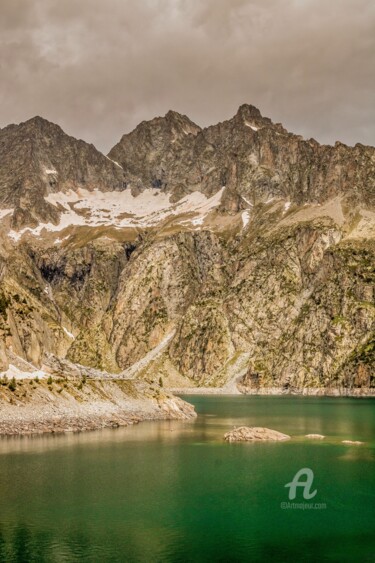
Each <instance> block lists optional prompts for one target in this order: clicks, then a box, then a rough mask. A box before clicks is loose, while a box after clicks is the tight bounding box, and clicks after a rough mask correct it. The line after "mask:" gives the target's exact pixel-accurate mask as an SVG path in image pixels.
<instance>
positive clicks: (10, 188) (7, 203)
mask: <svg viewBox="0 0 375 563" xmlns="http://www.w3.org/2000/svg"><path fill="white" fill-rule="evenodd" d="M0 160H1V168H0V208H5V209H7V208H11V209H14V211H13V217H12V224H13V226H14V227H15V228H20V227H23V226H24V225H32V226H36V225H37V224H38V223H39V222H48V221H52V222H58V218H59V213H58V209H56V207H55V206H53V205H51V204H50V203H49V202H48V201H46V199H45V197H46V196H48V195H49V194H53V193H59V192H67V191H69V190H74V191H76V190H77V189H79V188H85V189H87V190H93V189H94V188H96V189H99V190H101V191H112V190H121V189H123V188H124V182H123V172H122V170H121V168H120V167H119V166H118V165H116V164H115V163H114V162H111V161H110V160H109V159H108V158H106V157H105V156H104V155H103V154H101V153H100V152H99V151H97V150H96V149H95V147H94V146H93V145H89V144H88V143H85V142H84V141H78V140H76V139H74V138H73V137H70V136H68V135H66V134H65V133H64V131H63V130H62V129H61V128H60V127H59V126H58V125H55V124H53V123H50V122H49V121H47V120H45V119H42V118H41V117H34V118H33V119H30V120H29V121H26V122H25V123H21V124H20V125H9V126H8V127H5V128H4V129H1V130H0Z"/></svg>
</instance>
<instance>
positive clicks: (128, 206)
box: [4, 187, 224, 241]
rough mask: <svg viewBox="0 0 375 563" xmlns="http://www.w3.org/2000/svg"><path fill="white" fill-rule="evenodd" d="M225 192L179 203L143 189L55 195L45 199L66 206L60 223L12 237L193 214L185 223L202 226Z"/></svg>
mask: <svg viewBox="0 0 375 563" xmlns="http://www.w3.org/2000/svg"><path fill="white" fill-rule="evenodd" d="M223 191H224V187H223V188H221V189H220V190H219V191H218V192H217V193H216V194H214V195H213V196H212V197H210V198H207V197H206V196H205V195H204V194H202V193H201V192H193V193H191V194H189V195H187V196H186V197H184V198H183V199H181V200H180V201H178V202H177V203H171V202H170V194H166V193H164V192H155V190H154V189H147V190H144V191H143V192H142V193H140V194H139V195H138V196H136V197H134V196H133V195H132V194H131V191H130V190H124V191H123V192H119V191H113V192H102V191H100V190H93V191H89V190H84V189H79V190H77V191H76V192H75V191H73V190H70V191H69V192H66V193H63V192H58V193H52V194H49V195H48V196H47V197H46V198H45V199H46V201H48V202H49V203H51V204H52V205H54V206H55V207H58V206H61V207H63V212H62V213H61V216H60V221H59V223H58V224H57V225H54V224H53V223H40V224H39V225H38V226H37V227H35V228H34V229H32V228H29V227H26V228H24V229H22V230H21V231H18V232H17V231H10V233H9V236H10V237H11V238H12V239H13V240H15V241H17V240H19V239H20V238H21V237H22V235H23V234H24V233H30V234H31V235H34V236H39V235H40V234H41V233H42V231H43V230H46V231H49V232H58V231H62V230H63V229H65V228H66V227H70V226H87V227H98V226H107V225H111V226H114V227H118V228H123V227H151V226H154V225H156V224H158V223H160V222H161V221H163V220H165V219H167V218H168V217H171V216H177V215H183V214H189V215H192V216H191V217H190V218H189V219H187V220H186V222H189V221H190V222H191V224H192V225H202V224H203V221H204V218H205V216H206V215H207V214H208V213H209V212H210V211H211V210H212V209H214V208H215V207H217V206H218V205H219V204H220V201H221V197H222V194H223ZM4 211H7V212H8V210H4Z"/></svg>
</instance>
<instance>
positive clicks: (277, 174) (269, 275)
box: [0, 106, 375, 392]
mask: <svg viewBox="0 0 375 563" xmlns="http://www.w3.org/2000/svg"><path fill="white" fill-rule="evenodd" d="M22 146H25V147H26V150H24V151H22ZM0 151H1V158H2V162H4V163H5V166H4V167H3V168H2V170H1V172H0V207H2V208H3V211H2V212H1V210H0V237H1V244H2V246H1V248H0V370H1V369H3V370H4V369H7V368H8V365H9V364H12V362H14V357H15V356H16V357H17V358H20V359H22V360H23V361H26V362H29V363H31V364H32V365H34V366H36V367H40V366H43V363H44V362H45V358H46V356H47V355H50V354H53V355H54V356H56V357H58V358H67V360H69V361H70V362H75V363H77V364H82V365H86V366H90V367H92V368H96V369H101V370H105V371H107V372H111V373H117V374H118V373H122V374H123V376H124V377H131V378H138V379H146V380H150V381H156V382H162V383H163V384H164V385H165V386H172V387H173V386H178V387H181V386H184V385H190V386H195V385H204V386H210V385H211V386H223V385H225V384H227V383H228V382H229V381H231V380H233V381H235V380H236V379H239V378H240V375H241V382H240V384H241V390H243V391H245V392H246V391H247V390H249V391H251V392H252V391H254V390H256V389H259V388H274V387H278V388H282V389H284V390H285V391H299V390H301V389H308V388H318V389H324V388H327V387H334V388H347V389H351V388H353V389H354V388H356V389H360V388H364V389H368V388H370V387H375V379H374V377H375V370H374V327H375V300H374V287H375V284H374V282H375V269H374V264H375V260H374V258H375V246H374V244H375V241H374V233H375V211H374V203H375V192H374V186H375V171H374V166H375V149H374V148H372V147H364V146H362V145H356V146H355V147H347V146H345V145H342V144H340V143H336V145H335V146H334V147H330V146H321V145H319V144H318V143H317V142H316V141H314V140H309V141H306V140H303V139H302V138H300V137H298V136H296V135H293V134H291V133H288V132H287V131H286V130H285V129H284V128H283V127H282V126H281V125H280V124H273V123H272V122H271V120H269V119H268V118H264V117H262V116H261V114H260V112H259V110H257V109H256V108H254V107H252V106H241V107H240V109H239V111H238V112H237V114H236V115H235V116H234V118H233V119H231V120H229V121H227V122H224V123H220V124H218V125H215V126H212V127H209V128H206V129H200V128H199V127H198V126H196V125H195V124H194V123H192V122H191V121H190V120H189V119H188V118H187V117H185V116H181V115H179V114H176V113H175V112H169V113H168V114H167V115H166V116H165V117H163V118H156V119H154V120H152V121H150V122H143V123H141V124H140V125H139V126H138V127H137V128H136V129H135V130H134V131H133V132H132V133H130V134H128V135H124V136H123V138H122V139H121V141H120V142H119V143H118V144H117V145H116V146H115V147H114V148H113V149H112V150H111V151H110V153H109V158H107V157H105V156H104V155H102V154H101V153H99V152H98V151H97V150H96V149H95V148H94V147H93V146H91V145H87V144H86V143H84V142H83V141H76V140H75V139H72V138H71V137H68V136H67V135H65V133H63V132H62V130H61V129H60V128H59V127H58V126H55V125H53V124H49V123H48V122H45V121H44V120H41V119H40V118H36V119H34V120H30V121H29V122H26V123H25V124H21V125H19V126H9V127H7V128H5V129H3V130H1V131H0ZM114 161H115V162H114ZM52 170H53V171H54V172H52ZM67 194H68V195H67ZM72 194H73V195H72ZM90 194H91V195H90ZM69 197H70V198H71V200H70V199H69ZM115 206H117V207H116V214H115V212H114V211H113V209H114V207H115ZM73 212H74V215H73ZM77 213H79V214H80V215H79V221H78V220H77ZM71 217H74V221H73V220H72V223H71V224H70V223H69V221H70V218H71ZM98 217H99V219H98ZM114 217H115V219H114ZM48 223H50V225H49V224H48ZM41 225H42V226H43V225H44V230H42V229H41V228H40V226H41ZM25 227H26V228H25ZM20 229H21V230H20Z"/></svg>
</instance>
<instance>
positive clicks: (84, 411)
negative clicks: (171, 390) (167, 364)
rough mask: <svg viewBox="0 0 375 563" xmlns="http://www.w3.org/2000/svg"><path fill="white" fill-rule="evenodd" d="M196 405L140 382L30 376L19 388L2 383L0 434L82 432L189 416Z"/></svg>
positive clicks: (193, 414) (193, 413)
mask: <svg viewBox="0 0 375 563" xmlns="http://www.w3.org/2000/svg"><path fill="white" fill-rule="evenodd" d="M195 417H196V413H195V410H194V407H193V406H192V405H190V404H189V403H187V402H185V401H183V400H182V399H180V398H179V397H175V396H173V395H171V394H168V393H165V392H163V391H161V390H160V389H159V388H156V387H149V386H147V385H146V384H144V383H142V382H129V381H120V380H118V381H108V380H102V381H88V382H86V383H85V384H84V385H77V384H76V383H74V382H72V381H69V382H65V384H64V385H63V386H62V387H60V385H57V384H53V385H48V383H47V382H45V381H39V382H38V383H35V382H33V381H32V380H29V381H28V382H24V383H23V385H22V386H21V385H18V388H17V392H14V391H11V390H10V389H9V388H8V387H6V388H4V387H0V436H4V437H5V436H21V435H33V434H45V433H49V434H57V433H64V432H83V431H87V430H98V429H101V428H117V427H119V426H129V425H132V424H137V423H139V422H142V421H146V420H168V419H171V420H172V419H175V420H190V419H193V418H195Z"/></svg>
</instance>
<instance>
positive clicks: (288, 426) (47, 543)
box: [0, 396, 375, 563]
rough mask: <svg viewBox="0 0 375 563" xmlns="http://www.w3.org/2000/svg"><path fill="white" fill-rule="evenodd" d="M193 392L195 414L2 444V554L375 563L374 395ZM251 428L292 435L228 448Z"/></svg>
mask: <svg viewBox="0 0 375 563" xmlns="http://www.w3.org/2000/svg"><path fill="white" fill-rule="evenodd" d="M185 398H186V399H187V400H189V401H190V402H192V403H193V404H194V405H195V407H196V410H197V412H198V415H199V416H198V418H197V419H196V420H195V421H193V422H176V421H173V422H168V421H167V422H150V423H141V424H139V425H137V426H135V427H129V428H119V429H115V430H103V431H97V432H90V433H82V434H68V435H62V436H41V437H33V438H29V437H28V438H26V437H23V438H3V439H1V440H0V561H1V562H3V561H4V562H13V561H22V562H38V563H42V562H44V561H51V562H74V561H89V562H91V561H92V562H96V561H98V562H102V563H104V562H107V561H119V562H122V561H124V562H147V563H149V562H150V563H153V562H201V561H202V562H206V561H207V562H223V563H224V562H225V563H226V562H241V561H251V562H253V561H254V562H256V561H265V562H272V561H276V562H277V561H291V562H299V561H314V562H315V561H318V562H324V561H340V562H344V561H353V562H361V561H375V408H374V407H375V400H373V399H349V398H324V397H320V398H317V397H309V398H307V397H306V398H301V397H285V396H283V397H245V396H238V397H237V396H233V397H229V396H218V397H213V396H204V397H203V396H192V397H185ZM242 424H246V425H253V426H266V427H269V428H273V429H275V430H279V431H281V432H285V433H287V434H290V435H291V436H292V440H290V441H288V442H282V443H280V442H279V443H257V444H250V443H234V444H228V443H225V442H224V441H223V434H224V433H225V432H226V431H228V430H230V429H232V428H233V426H234V425H236V426H239V425H242ZM310 433H319V434H324V435H325V436H326V438H325V440H323V441H311V440H307V439H306V438H304V435H305V434H310ZM345 439H349V440H360V441H363V442H365V443H364V444H363V445H361V446H346V445H344V444H342V443H341V441H342V440H345ZM305 467H307V468H310V469H311V470H312V471H313V473H314V482H313V486H312V490H315V489H316V490H317V493H316V495H315V497H314V498H313V499H312V500H304V499H303V497H302V488H300V489H298V490H297V498H296V500H295V501H289V498H288V491H289V490H288V489H287V488H285V484H287V483H289V482H290V481H292V479H293V477H294V475H295V474H296V473H297V471H298V470H299V469H301V468H305ZM283 502H295V503H297V502H298V503H301V502H305V503H316V504H318V503H319V504H325V505H326V508H320V509H306V510H302V509H297V508H294V509H293V508H290V509H282V508H281V503H283Z"/></svg>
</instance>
